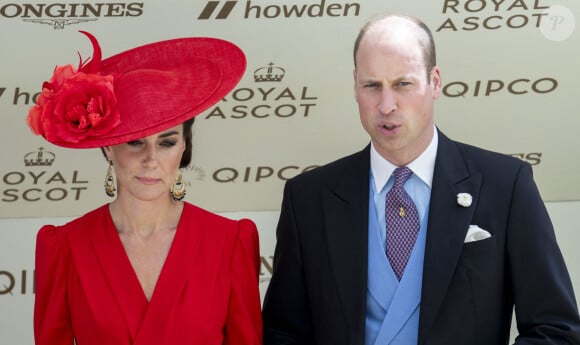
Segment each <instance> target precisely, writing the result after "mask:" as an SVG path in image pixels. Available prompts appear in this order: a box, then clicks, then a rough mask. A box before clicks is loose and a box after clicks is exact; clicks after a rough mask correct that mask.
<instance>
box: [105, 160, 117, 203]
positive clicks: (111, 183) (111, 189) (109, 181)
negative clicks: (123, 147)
mask: <svg viewBox="0 0 580 345" xmlns="http://www.w3.org/2000/svg"><path fill="white" fill-rule="evenodd" d="M116 191H117V189H116V188H115V179H114V178H113V162H111V161H109V168H108V169H107V174H106V175H105V193H107V195H108V196H110V197H111V198H112V197H114V196H115V192H116Z"/></svg>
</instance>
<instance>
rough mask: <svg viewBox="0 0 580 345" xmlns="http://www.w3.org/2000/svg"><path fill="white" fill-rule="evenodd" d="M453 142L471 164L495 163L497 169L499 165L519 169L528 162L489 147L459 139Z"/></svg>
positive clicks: (485, 164) (488, 164)
mask: <svg viewBox="0 0 580 345" xmlns="http://www.w3.org/2000/svg"><path fill="white" fill-rule="evenodd" d="M453 143H454V144H455V145H456V147H457V148H458V149H459V151H460V152H461V155H462V156H463V158H464V159H465V160H466V161H468V162H469V163H470V164H471V165H477V166H490V165H494V166H495V168H496V169H497V168H498V167H511V168H514V169H519V168H520V167H521V166H522V165H527V164H528V163H526V162H524V161H523V160H521V159H519V158H516V157H514V156H512V155H509V154H507V153H502V152H498V151H493V150H490V149H487V148H483V147H480V146H475V145H471V144H466V143H463V142H459V141H453Z"/></svg>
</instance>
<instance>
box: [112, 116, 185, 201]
mask: <svg viewBox="0 0 580 345" xmlns="http://www.w3.org/2000/svg"><path fill="white" fill-rule="evenodd" d="M104 150H105V154H106V155H107V158H108V159H109V160H111V161H112V162H113V168H114V169H115V175H116V179H117V189H118V191H119V197H128V196H132V197H134V198H137V199H140V200H144V201H147V200H156V199H160V198H169V188H170V186H171V185H172V184H173V182H174V181H175V178H176V176H177V172H178V170H179V162H180V161H181V156H182V154H183V151H184V150H185V140H184V137H183V125H181V124H180V125H177V126H175V127H173V128H170V129H168V130H166V131H163V132H161V133H157V134H154V135H151V136H148V137H145V138H141V139H137V140H134V141H130V142H128V143H124V144H120V145H114V146H109V147H105V148H104Z"/></svg>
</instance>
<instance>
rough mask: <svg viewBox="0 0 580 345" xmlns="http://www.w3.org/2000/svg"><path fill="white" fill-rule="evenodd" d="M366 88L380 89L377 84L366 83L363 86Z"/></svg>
mask: <svg viewBox="0 0 580 345" xmlns="http://www.w3.org/2000/svg"><path fill="white" fill-rule="evenodd" d="M363 86H364V87H366V88H376V87H380V86H381V85H380V84H379V83H367V84H364V85H363Z"/></svg>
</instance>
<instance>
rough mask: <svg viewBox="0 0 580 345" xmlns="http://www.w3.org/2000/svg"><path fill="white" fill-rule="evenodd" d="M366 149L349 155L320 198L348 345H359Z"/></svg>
mask: <svg viewBox="0 0 580 345" xmlns="http://www.w3.org/2000/svg"><path fill="white" fill-rule="evenodd" d="M369 155H370V153H369V147H368V146H367V148H365V149H364V150H363V151H361V152H359V153H357V154H355V155H353V156H351V158H350V159H351V160H352V161H351V162H349V163H351V164H346V166H347V167H346V168H345V169H344V170H343V171H341V175H340V177H339V178H338V179H337V180H336V184H335V185H334V186H333V187H331V188H329V189H328V190H326V191H325V192H324V193H323V195H322V207H323V213H324V221H325V224H326V225H325V232H326V242H327V245H328V251H329V256H330V263H331V269H332V272H333V273H334V277H335V278H336V286H337V288H338V291H339V295H340V296H339V297H340V299H341V301H342V305H343V310H344V313H345V315H344V316H345V318H346V319H347V322H348V324H349V329H350V330H351V331H352V333H351V339H350V340H349V343H350V344H359V343H360V344H362V341H363V339H364V331H365V312H366V291H367V251H368V249H367V238H368V195H369V183H368V181H369V167H370V156H369Z"/></svg>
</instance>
